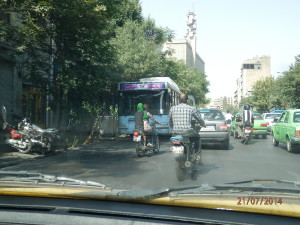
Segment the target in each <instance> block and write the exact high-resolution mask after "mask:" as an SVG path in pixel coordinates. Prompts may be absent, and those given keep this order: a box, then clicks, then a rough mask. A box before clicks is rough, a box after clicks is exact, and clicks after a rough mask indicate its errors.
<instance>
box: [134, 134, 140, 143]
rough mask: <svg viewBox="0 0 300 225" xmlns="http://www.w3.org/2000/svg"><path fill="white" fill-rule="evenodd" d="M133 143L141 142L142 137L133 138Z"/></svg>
mask: <svg viewBox="0 0 300 225" xmlns="http://www.w3.org/2000/svg"><path fill="white" fill-rule="evenodd" d="M133 141H135V142H139V141H141V136H140V135H139V136H133Z"/></svg>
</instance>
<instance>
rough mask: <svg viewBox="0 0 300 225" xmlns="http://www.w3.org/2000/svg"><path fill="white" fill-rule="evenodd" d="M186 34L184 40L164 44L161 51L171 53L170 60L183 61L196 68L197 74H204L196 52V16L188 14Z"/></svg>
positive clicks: (202, 63)
mask: <svg viewBox="0 0 300 225" xmlns="http://www.w3.org/2000/svg"><path fill="white" fill-rule="evenodd" d="M187 26H188V29H187V34H186V36H185V39H178V40H172V42H166V43H165V44H164V47H163V50H164V51H167V50H168V51H169V52H171V56H169V57H170V58H173V59H174V60H183V62H184V63H185V64H186V65H188V66H191V67H194V68H196V69H197V70H198V71H199V72H202V73H204V72H205V63H204V61H203V59H202V58H201V57H200V56H199V54H198V53H197V51H196V43H197V36H196V15H195V13H193V12H189V13H188V16H187Z"/></svg>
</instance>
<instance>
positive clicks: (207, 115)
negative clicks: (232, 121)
mask: <svg viewBox="0 0 300 225" xmlns="http://www.w3.org/2000/svg"><path fill="white" fill-rule="evenodd" d="M199 112H200V114H201V116H202V118H203V119H205V120H225V117H224V115H223V113H222V112H221V111H220V110H213V109H200V110H199Z"/></svg>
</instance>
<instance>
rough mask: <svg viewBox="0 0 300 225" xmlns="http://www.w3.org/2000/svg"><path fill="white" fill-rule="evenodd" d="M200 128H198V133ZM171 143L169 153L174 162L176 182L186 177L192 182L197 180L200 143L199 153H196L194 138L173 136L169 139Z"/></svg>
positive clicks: (195, 139)
mask: <svg viewBox="0 0 300 225" xmlns="http://www.w3.org/2000/svg"><path fill="white" fill-rule="evenodd" d="M200 129H201V127H199V131H200ZM170 140H171V142H172V148H171V151H172V152H173V156H174V160H175V171H176V176H177V180H178V181H183V180H184V179H185V177H186V175H189V176H190V177H191V178H192V179H193V180H194V179H196V178H197V171H198V165H199V164H200V162H201V143H199V148H200V149H199V151H198V152H197V151H196V148H195V142H196V141H197V140H198V139H197V138H194V137H189V136H183V135H175V136H172V137H171V138H170ZM199 142H200V141H199Z"/></svg>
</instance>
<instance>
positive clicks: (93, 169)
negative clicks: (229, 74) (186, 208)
mask: <svg viewBox="0 0 300 225" xmlns="http://www.w3.org/2000/svg"><path fill="white" fill-rule="evenodd" d="M271 139H272V137H271V136H268V138H267V139H253V140H252V141H251V142H250V143H249V144H248V145H244V144H242V143H241V142H240V140H238V139H233V138H231V140H230V150H223V149H222V148H221V147H219V146H217V145H207V146H203V149H202V162H203V164H202V165H201V166H200V167H199V174H198V177H197V179H196V180H191V179H186V180H185V181H182V182H179V181H177V178H176V175H175V169H174V162H173V158H172V153H170V152H169V151H168V150H169V148H170V142H169V141H168V139H165V140H162V141H161V151H160V152H159V153H158V154H154V153H149V154H148V155H146V157H143V158H138V157H137V156H136V153H135V149H134V143H133V142H131V140H129V139H128V138H127V139H126V138H125V139H120V140H117V141H116V140H106V141H103V142H102V143H97V144H92V145H88V146H84V147H82V148H80V149H75V150H67V151H62V152H56V153H54V154H52V155H50V156H46V157H32V158H28V160H27V158H26V159H24V161H22V162H20V163H18V164H17V165H13V166H7V167H5V168H2V170H15V171H19V170H26V171H32V172H41V173H45V174H52V175H57V176H67V177H72V178H75V179H81V180H84V181H88V180H89V181H95V182H99V183H103V184H106V185H107V186H109V187H113V188H118V189H140V188H155V187H170V186H175V185H188V184H206V183H207V184H216V183H225V182H233V181H240V180H249V179H281V180H291V181H298V182H299V181H300V173H299V172H300V163H299V162H300V154H299V153H298V154H293V153H288V152H287V151H286V146H285V145H282V144H280V145H279V147H273V146H272V141H271Z"/></svg>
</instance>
